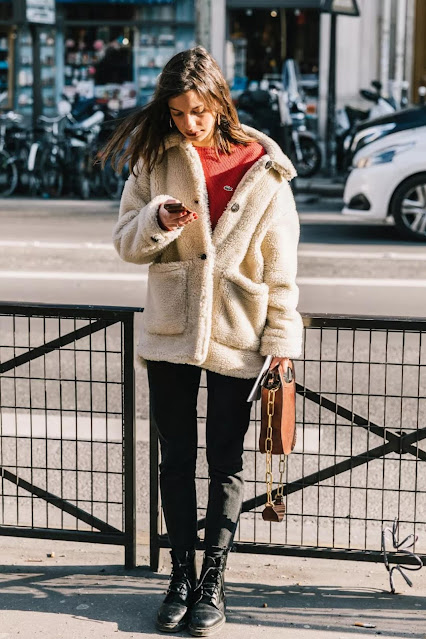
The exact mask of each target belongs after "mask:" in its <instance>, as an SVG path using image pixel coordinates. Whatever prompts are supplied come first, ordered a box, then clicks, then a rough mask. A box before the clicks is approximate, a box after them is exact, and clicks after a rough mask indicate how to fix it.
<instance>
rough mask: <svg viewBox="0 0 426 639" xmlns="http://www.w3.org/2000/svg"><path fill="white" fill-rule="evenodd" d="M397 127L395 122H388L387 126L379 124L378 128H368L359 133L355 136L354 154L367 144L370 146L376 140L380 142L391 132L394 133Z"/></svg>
mask: <svg viewBox="0 0 426 639" xmlns="http://www.w3.org/2000/svg"><path fill="white" fill-rule="evenodd" d="M395 127H396V124H395V122H388V123H387V124H379V125H377V126H372V127H368V129H363V130H362V131H359V132H358V133H357V134H356V135H355V136H354V139H353V142H352V146H351V151H352V152H353V153H356V151H359V150H360V149H361V148H362V147H364V146H365V145H366V144H370V143H371V142H374V140H379V139H380V138H382V137H383V136H384V135H386V134H387V133H388V132H389V131H392V130H393V129H394V128H395Z"/></svg>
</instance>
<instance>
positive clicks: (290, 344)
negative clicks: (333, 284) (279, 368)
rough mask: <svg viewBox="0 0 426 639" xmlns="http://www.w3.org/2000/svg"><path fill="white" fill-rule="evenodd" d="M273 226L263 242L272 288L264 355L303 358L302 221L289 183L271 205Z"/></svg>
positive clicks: (262, 247) (261, 348)
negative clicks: (299, 257)
mask: <svg viewBox="0 0 426 639" xmlns="http://www.w3.org/2000/svg"><path fill="white" fill-rule="evenodd" d="M271 206H272V207H273V208H274V210H273V215H272V219H271V223H270V225H269V227H268V230H267V232H266V234H265V237H264V239H263V242H262V246H261V250H262V254H263V262H264V282H265V283H266V284H267V285H268V287H269V298H268V312H267V319H266V324H265V328H264V331H263V335H262V339H261V344H260V353H261V355H264V356H266V355H273V356H275V357H292V358H293V357H299V356H300V353H301V350H302V336H303V322H302V318H301V316H300V314H299V313H298V311H297V303H298V300H299V289H298V287H297V285H296V273H297V246H298V242H299V233H300V229H299V218H298V215H297V211H296V204H295V201H294V197H293V193H292V191H291V188H290V185H289V183H288V182H287V181H286V182H284V183H283V185H282V187H281V188H280V190H279V191H278V193H277V195H276V196H275V197H274V199H273V200H272V202H271Z"/></svg>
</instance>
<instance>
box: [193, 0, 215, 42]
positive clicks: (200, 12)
mask: <svg viewBox="0 0 426 639" xmlns="http://www.w3.org/2000/svg"><path fill="white" fill-rule="evenodd" d="M195 14H196V38H197V44H201V46H203V47H204V48H205V49H207V50H208V51H209V50H210V14H211V0H195Z"/></svg>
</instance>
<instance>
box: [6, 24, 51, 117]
mask: <svg viewBox="0 0 426 639" xmlns="http://www.w3.org/2000/svg"><path fill="white" fill-rule="evenodd" d="M40 52H41V55H40V61H41V92H42V104H43V113H44V114H45V115H55V114H56V79H55V78H56V74H55V34H54V31H53V30H49V29H45V30H44V29H43V30H41V31H40ZM16 65H17V69H16V87H15V102H16V107H17V109H18V110H19V111H20V112H21V113H23V114H28V115H29V114H30V113H31V109H32V104H33V80H34V78H33V66H32V65H33V60H32V42H31V35H30V33H29V31H27V30H23V31H21V32H20V34H19V35H18V55H17V56H16Z"/></svg>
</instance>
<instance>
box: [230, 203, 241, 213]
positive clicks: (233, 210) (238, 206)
mask: <svg viewBox="0 0 426 639" xmlns="http://www.w3.org/2000/svg"><path fill="white" fill-rule="evenodd" d="M239 208H240V205H239V204H237V203H235V204H233V205H232V206H231V211H232V212H233V213H236V212H237V211H238V210H239Z"/></svg>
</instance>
